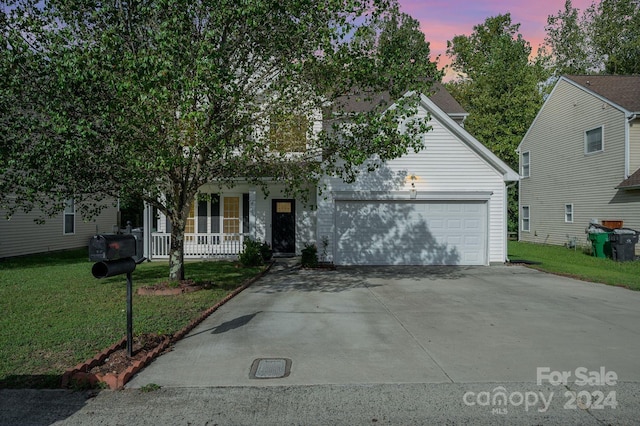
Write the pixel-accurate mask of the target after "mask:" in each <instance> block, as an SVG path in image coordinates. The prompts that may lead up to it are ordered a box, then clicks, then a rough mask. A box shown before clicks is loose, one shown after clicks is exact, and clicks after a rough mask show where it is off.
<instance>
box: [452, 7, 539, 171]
mask: <svg viewBox="0 0 640 426" xmlns="http://www.w3.org/2000/svg"><path fill="white" fill-rule="evenodd" d="M519 28H520V24H512V22H511V16H510V14H505V15H498V16H495V17H490V18H487V19H486V20H485V22H484V23H483V24H481V25H476V26H475V27H474V28H473V33H472V34H471V35H469V36H465V35H458V36H455V37H454V38H453V40H452V41H450V42H448V48H447V54H448V55H449V56H450V57H451V58H452V66H453V69H454V70H456V71H458V72H459V73H462V75H461V78H459V79H458V80H456V81H454V82H452V83H451V84H449V85H448V87H449V88H450V90H451V92H452V94H453V95H454V96H455V97H456V99H457V100H458V101H459V102H460V103H461V104H462V106H463V107H464V108H465V109H466V110H467V111H468V112H469V117H468V118H467V120H466V121H465V128H466V129H467V130H468V131H469V132H470V133H471V134H473V135H474V136H475V137H476V138H477V139H478V140H479V141H480V142H482V143H483V144H484V145H486V146H487V147H488V148H490V149H491V150H492V151H493V152H494V153H495V154H496V155H498V157H500V158H501V159H502V160H503V161H505V162H506V163H507V164H508V165H509V166H511V167H513V168H517V165H518V157H517V154H516V153H515V149H516V148H517V146H518V144H519V143H520V140H521V138H522V136H524V133H525V132H526V131H527V129H528V128H529V125H530V124H531V122H532V121H533V118H534V117H535V115H536V114H537V111H538V109H539V107H540V105H541V103H542V93H541V92H540V89H539V83H540V82H541V81H544V80H545V79H546V77H547V73H546V71H545V69H544V58H543V57H537V58H535V59H533V60H530V59H529V56H530V54H531V46H530V44H529V42H527V41H526V40H524V38H523V37H522V35H521V34H520V33H519V32H518V31H519Z"/></svg>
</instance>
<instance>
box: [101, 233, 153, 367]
mask: <svg viewBox="0 0 640 426" xmlns="http://www.w3.org/2000/svg"><path fill="white" fill-rule="evenodd" d="M135 255H136V239H135V237H134V236H133V235H131V234H129V235H119V234H101V235H94V236H93V237H91V239H90V240H89V260H93V261H96V263H94V265H93V267H92V268H91V273H92V274H93V276H94V277H96V278H107V277H113V276H115V275H120V274H127V356H128V357H131V356H132V355H133V279H132V277H131V273H132V272H133V271H134V270H135V269H136V262H135V261H134V260H133V256H135ZM139 258H140V262H142V261H144V258H142V255H141V254H140V255H139Z"/></svg>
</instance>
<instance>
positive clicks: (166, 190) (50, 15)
mask: <svg viewBox="0 0 640 426" xmlns="http://www.w3.org/2000/svg"><path fill="white" fill-rule="evenodd" d="M1 23H2V49H3V50H2V56H1V59H2V64H0V72H1V73H2V76H1V77H4V81H3V83H2V86H0V89H1V90H2V94H3V101H2V104H0V106H1V107H2V109H3V111H2V112H3V113H5V112H6V115H5V114H3V117H9V118H6V119H5V118H3V120H2V121H0V124H1V125H2V129H0V133H2V134H3V140H2V142H3V147H2V150H3V157H2V160H0V205H2V206H3V207H5V208H7V209H8V211H9V213H11V212H12V211H15V210H16V209H18V208H22V209H25V210H30V209H32V208H34V207H37V208H39V209H41V210H42V211H44V212H45V213H48V214H52V213H55V212H57V211H59V210H60V209H61V208H62V207H63V206H64V200H65V199H68V198H74V199H75V200H76V204H77V205H78V206H79V207H80V208H81V209H83V210H84V211H83V213H84V214H85V215H89V216H90V215H91V214H95V213H96V212H97V211H99V210H100V208H101V207H103V206H104V200H108V199H110V198H112V197H119V196H122V195H124V194H127V195H128V196H138V197H141V198H142V199H144V200H145V201H146V202H148V203H149V204H151V205H153V206H155V207H156V208H157V209H159V210H160V211H162V212H163V213H164V214H165V215H166V216H167V217H168V218H169V219H170V220H171V223H172V235H171V250H170V261H169V263H170V268H169V269H170V272H169V275H170V278H171V279H174V280H177V279H183V278H184V262H183V260H184V244H183V239H184V238H183V237H184V230H185V223H186V220H187V217H188V214H189V210H190V206H191V203H192V202H193V199H194V197H195V196H196V194H197V191H198V188H199V187H200V186H202V185H203V184H205V183H207V182H211V181H217V182H220V183H221V184H226V185H229V186H232V185H233V184H234V182H236V181H237V179H238V178H244V179H247V180H248V181H250V182H254V183H256V184H258V185H264V184H265V182H266V180H265V179H264V178H266V177H268V178H269V179H271V180H273V179H276V180H280V181H282V182H285V183H286V184H287V188H289V190H290V191H291V192H293V193H296V192H297V193H299V192H303V191H304V190H305V188H308V187H309V184H311V185H313V184H314V183H316V182H317V181H318V180H319V178H320V177H321V176H322V175H323V174H325V173H328V174H334V175H339V176H342V177H344V178H345V179H353V177H354V174H355V173H356V170H357V167H354V166H357V165H359V164H362V163H363V162H364V161H367V159H369V158H371V157H373V158H375V159H376V160H377V163H372V164H371V166H372V167H375V166H376V165H379V164H381V163H382V162H383V161H385V160H387V159H390V158H395V157H397V156H399V155H402V154H403V153H405V152H406V151H407V150H408V149H409V148H410V147H412V148H418V147H419V144H420V138H418V137H417V135H418V134H419V133H421V132H423V131H425V130H426V125H425V122H424V121H419V120H418V121H411V125H408V126H403V132H402V133H401V132H400V131H399V126H398V124H399V123H400V122H401V121H402V120H403V119H404V118H406V117H407V116H409V115H411V114H412V113H413V112H414V111H415V107H416V105H417V104H416V99H417V97H416V96H406V97H402V101H401V102H400V103H399V104H398V107H397V108H395V109H392V110H386V111H385V112H384V113H382V112H383V111H384V109H385V106H383V105H380V106H377V108H375V109H374V110H372V111H366V112H362V113H354V112H350V114H349V116H348V120H345V119H344V118H345V114H344V113H341V112H342V111H341V104H342V102H341V101H342V100H344V99H346V97H348V96H349V95H350V94H353V93H354V89H357V92H358V95H357V96H365V97H366V96H367V95H366V94H367V93H374V92H377V91H381V90H389V91H391V94H392V97H394V98H399V97H400V96H401V95H402V94H404V93H406V92H407V90H416V91H423V90H426V88H427V87H426V86H427V85H428V83H426V82H428V81H429V79H433V78H434V77H435V78H437V76H436V74H437V71H436V67H435V65H434V64H432V63H431V62H430V61H429V48H428V44H427V43H426V42H425V40H424V36H422V35H421V33H420V32H419V31H418V27H417V23H416V21H415V20H413V19H411V18H410V17H408V16H406V15H401V14H399V13H398V11H397V4H396V2H395V0H338V1H335V0H313V1H311V0H292V1H286V2H283V1H280V0H247V1H241V2H240V1H236V0H218V1H207V0H140V1H129V2H124V1H121V0H106V1H96V0H52V1H47V2H44V3H42V2H36V1H17V2H16V4H12V5H11V7H10V8H8V9H7V11H6V14H3V19H2V22H1ZM425 77H426V79H425ZM5 95H6V98H5ZM319 111H322V113H321V114H320V113H319ZM300 117H302V119H300ZM274 120H275V121H274ZM317 120H323V122H324V126H323V131H321V132H319V133H317V132H316V133H314V132H312V129H313V125H312V124H313V122H314V121H317ZM292 121H295V122H296V123H304V130H305V131H306V133H307V136H308V139H309V141H310V146H309V148H308V149H306V150H302V151H304V152H299V153H296V155H291V154H290V153H289V152H287V151H290V150H291V149H290V144H288V143H286V142H287V141H282V140H280V141H278V140H274V135H275V137H276V139H277V136H278V135H279V134H278V132H274V131H270V130H269V129H270V126H272V127H271V128H274V127H273V124H274V123H277V124H278V125H280V126H283V125H284V127H286V126H287V125H286V123H291V122H292ZM286 133H287V132H285V134H286ZM289 133H290V132H289ZM280 135H282V134H280ZM9 195H10V196H9Z"/></svg>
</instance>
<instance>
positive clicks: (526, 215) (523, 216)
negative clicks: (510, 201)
mask: <svg viewBox="0 0 640 426" xmlns="http://www.w3.org/2000/svg"><path fill="white" fill-rule="evenodd" d="M520 223H521V225H520V226H521V227H520V229H521V230H522V232H530V231H531V209H530V208H529V206H522V208H521V209H520Z"/></svg>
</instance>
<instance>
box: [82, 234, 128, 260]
mask: <svg viewBox="0 0 640 426" xmlns="http://www.w3.org/2000/svg"><path fill="white" fill-rule="evenodd" d="M135 255H136V239H135V237H134V236H133V235H131V234H125V235H120V234H101V235H94V236H93V237H91V239H90V240H89V260H93V261H101V260H118V259H125V258H128V257H133V256H135Z"/></svg>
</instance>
